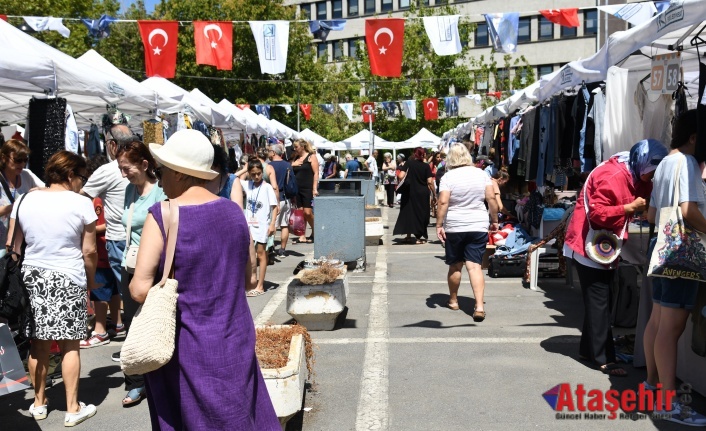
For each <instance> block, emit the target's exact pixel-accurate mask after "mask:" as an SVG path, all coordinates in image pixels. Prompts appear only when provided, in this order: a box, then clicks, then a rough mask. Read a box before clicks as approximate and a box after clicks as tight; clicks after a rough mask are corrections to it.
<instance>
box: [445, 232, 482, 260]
mask: <svg viewBox="0 0 706 431" xmlns="http://www.w3.org/2000/svg"><path fill="white" fill-rule="evenodd" d="M486 245H488V232H447V233H446V245H445V246H444V249H445V250H446V264H447V265H453V264H454V263H459V262H473V263H477V264H479V265H480V264H481V263H482V262H483V253H485V247H486Z"/></svg>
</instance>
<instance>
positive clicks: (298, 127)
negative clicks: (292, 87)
mask: <svg viewBox="0 0 706 431" xmlns="http://www.w3.org/2000/svg"><path fill="white" fill-rule="evenodd" d="M301 86H302V83H301V82H300V81H299V78H298V77H297V133H298V132H300V131H301V129H300V126H299V112H300V111H301V109H299V90H301Z"/></svg>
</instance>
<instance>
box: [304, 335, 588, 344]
mask: <svg viewBox="0 0 706 431" xmlns="http://www.w3.org/2000/svg"><path fill="white" fill-rule="evenodd" d="M366 342H385V343H387V344H436V343H457V344H537V345H539V343H550V344H578V342H579V339H578V337H575V336H574V337H572V336H559V337H555V338H552V339H551V340H548V339H546V338H540V337H527V338H523V337H478V338H472V337H436V338H434V337H407V338H405V337H402V338H384V339H383V338H380V339H374V338H330V339H323V340H321V339H319V340H315V341H314V344H319V345H324V344H362V343H366Z"/></svg>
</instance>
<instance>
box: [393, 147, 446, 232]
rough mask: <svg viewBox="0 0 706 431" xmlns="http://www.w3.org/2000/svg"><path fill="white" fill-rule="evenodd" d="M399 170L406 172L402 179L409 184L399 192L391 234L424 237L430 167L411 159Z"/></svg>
mask: <svg viewBox="0 0 706 431" xmlns="http://www.w3.org/2000/svg"><path fill="white" fill-rule="evenodd" d="M400 171H402V172H406V173H407V174H406V177H405V180H404V181H405V184H408V185H409V186H408V187H407V188H406V190H405V191H404V192H402V193H401V195H402V199H401V201H400V214H399V216H398V217H397V222H396V223H395V229H394V231H393V235H414V236H415V237H417V238H425V239H426V238H428V236H429V235H428V233H427V226H429V219H430V217H429V215H430V214H429V212H430V202H429V199H430V191H429V186H428V185H427V181H428V179H429V178H431V169H430V168H429V165H428V164H427V163H424V162H422V161H419V160H416V159H412V160H409V161H408V162H407V163H405V164H404V165H403V166H401V167H400ZM447 175H448V174H447Z"/></svg>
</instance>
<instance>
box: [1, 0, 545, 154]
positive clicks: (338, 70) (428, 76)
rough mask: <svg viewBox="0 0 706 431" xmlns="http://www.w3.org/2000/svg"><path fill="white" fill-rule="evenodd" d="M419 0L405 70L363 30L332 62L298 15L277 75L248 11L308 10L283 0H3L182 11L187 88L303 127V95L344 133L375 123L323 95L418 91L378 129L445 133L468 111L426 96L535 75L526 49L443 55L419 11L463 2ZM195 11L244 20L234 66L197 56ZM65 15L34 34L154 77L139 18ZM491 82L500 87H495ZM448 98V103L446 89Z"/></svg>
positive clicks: (279, 16)
mask: <svg viewBox="0 0 706 431" xmlns="http://www.w3.org/2000/svg"><path fill="white" fill-rule="evenodd" d="M412 3H413V4H412V6H411V8H410V9H409V10H408V11H407V12H406V13H405V16H406V17H407V18H408V20H407V21H406V23H405V35H404V54H403V56H404V57H403V63H402V65H403V67H402V76H401V77H400V78H381V77H376V76H372V75H371V73H370V67H369V62H368V53H367V50H366V47H365V42H364V41H363V40H362V39H361V42H359V43H358V49H357V50H356V53H357V55H356V57H355V58H344V59H341V61H337V62H336V63H334V64H326V63H325V62H324V59H318V60H317V59H316V53H315V49H313V46H314V45H313V39H312V36H311V34H310V33H309V29H308V25H307V24H306V23H303V22H291V23H290V31H289V45H288V56H287V70H286V72H285V73H283V74H281V75H275V76H273V75H263V74H261V73H260V64H259V60H258V56H257V48H256V45H255V40H254V38H253V35H252V32H251V30H250V27H249V25H248V24H247V23H246V22H244V21H251V20H289V21H292V20H297V19H300V17H298V16H297V15H296V7H295V6H285V5H284V4H283V2H282V0H161V3H159V4H157V5H156V7H155V10H154V11H153V12H152V13H148V12H147V11H146V9H145V4H144V2H143V0H137V1H136V2H135V3H133V4H132V5H130V6H129V7H128V8H127V9H126V10H125V11H123V12H121V13H118V11H119V8H120V3H119V1H118V0H3V2H2V4H0V13H1V14H7V15H16V16H44V15H52V16H56V17H64V18H98V17H99V16H100V15H101V14H103V13H105V14H108V15H111V16H116V17H119V18H122V19H129V20H139V19H163V20H176V21H180V22H181V24H180V27H179V46H178V51H177V52H178V54H177V76H176V78H175V79H174V82H175V83H176V84H177V85H179V86H181V87H183V88H185V89H192V88H199V89H200V90H201V91H203V92H204V93H205V94H207V95H208V96H209V97H211V98H212V99H214V100H215V101H219V100H221V99H223V98H225V99H227V100H229V101H231V102H235V103H250V104H270V105H271V116H272V117H273V118H276V119H277V120H279V121H280V122H282V123H284V124H286V125H288V126H290V127H292V128H294V129H296V128H297V115H296V112H292V113H291V114H286V113H285V110H284V109H282V108H278V107H275V106H274V105H276V104H291V105H293V107H294V109H295V110H296V103H297V101H300V102H301V103H311V104H314V109H313V112H312V118H311V120H309V121H305V120H304V116H303V115H301V116H300V123H301V124H300V128H301V129H304V128H307V127H309V128H311V129H312V130H314V131H316V132H317V133H319V134H321V135H323V136H326V137H327V138H329V139H331V140H341V139H343V138H345V137H347V136H350V135H352V134H354V133H357V132H358V131H360V130H361V129H363V128H365V127H367V125H366V124H363V123H360V122H349V121H348V118H347V117H346V116H345V114H344V113H343V112H342V111H341V110H340V109H338V108H337V109H336V113H335V114H334V115H329V114H326V113H324V111H323V110H322V109H321V108H320V107H318V106H316V105H318V104H324V103H333V104H335V105H336V106H337V104H338V103H347V102H352V103H354V106H355V110H356V111H357V112H358V113H360V102H364V101H373V102H382V101H401V100H405V99H415V100H417V101H418V102H417V120H408V119H406V118H404V117H403V116H402V117H399V118H389V117H388V116H387V114H386V113H385V112H384V111H382V110H378V112H377V115H376V121H375V125H374V128H375V130H376V132H377V134H378V135H380V136H381V137H383V138H385V139H388V140H391V141H400V140H404V139H407V138H408V137H410V136H411V135H412V134H414V133H416V132H417V131H418V130H419V129H420V128H421V127H426V128H428V129H429V130H431V131H432V132H434V133H437V134H440V133H443V132H444V131H446V130H449V129H450V128H453V127H454V126H456V125H457V124H458V123H459V122H461V121H462V119H461V118H445V117H443V115H442V116H441V117H440V119H439V120H433V121H426V120H424V118H423V110H422V108H421V99H424V98H427V97H438V98H443V97H444V96H447V95H449V94H453V91H454V89H465V90H472V89H473V88H475V83H476V81H477V80H488V78H489V77H493V78H494V79H492V80H490V81H491V82H495V90H502V91H503V97H507V96H508V95H509V94H510V90H512V89H518V88H523V87H525V86H527V85H529V84H530V83H531V82H533V81H534V73H533V71H532V68H531V67H530V66H529V65H528V64H527V61H526V60H525V59H524V57H518V58H514V59H513V57H512V56H509V55H505V56H503V58H502V63H501V66H500V67H499V65H498V63H497V61H496V59H495V56H494V55H492V54H491V55H490V57H489V58H488V59H485V58H484V57H483V56H481V57H479V58H473V57H472V56H471V55H470V52H471V50H470V48H469V47H468V45H467V44H464V46H463V50H462V52H461V53H460V54H458V55H453V56H438V55H436V54H435V53H434V50H433V49H432V47H431V44H430V42H429V39H428V38H427V35H426V32H425V30H424V25H423V21H422V20H421V19H418V18H420V17H423V16H430V15H450V14H457V13H458V11H457V10H456V8H455V7H453V6H452V5H445V6H441V7H435V8H429V7H424V6H422V5H419V6H417V5H416V4H414V3H415V2H412ZM419 3H421V2H419ZM196 20H214V21H215V20H223V21H243V22H239V23H234V25H233V70H232V71H219V70H216V69H215V68H213V67H211V66H201V65H197V64H196V54H195V48H194V35H193V26H191V25H190V23H189V21H196ZM10 22H11V23H12V24H14V25H19V24H21V23H22V21H21V19H19V18H12V19H11V21H10ZM64 23H65V25H66V26H67V27H68V28H69V29H70V30H71V37H69V38H64V37H62V36H61V35H59V34H58V33H56V32H42V33H35V34H34V36H35V37H37V38H38V39H40V40H42V41H44V42H46V43H48V44H49V45H51V46H54V47H56V48H58V49H60V50H61V51H63V52H65V53H67V54H69V55H71V56H74V57H78V56H80V55H82V54H83V53H84V52H85V51H87V50H88V49H91V48H92V49H95V50H96V51H97V52H98V53H100V54H101V55H102V56H104V57H105V58H106V59H108V60H109V61H110V62H112V63H113V64H114V65H116V66H117V67H119V68H121V69H122V70H123V71H125V72H126V73H128V74H129V75H131V76H133V77H134V78H135V79H137V80H140V81H141V80H143V79H144V78H145V76H144V72H143V71H144V52H143V46H142V41H141V39H140V34H139V31H138V28H137V25H136V24H134V23H116V24H113V25H112V26H111V35H110V37H108V38H106V39H102V40H94V39H93V38H91V37H90V36H89V35H88V32H87V30H86V28H85V26H84V25H83V24H82V23H81V22H80V21H77V20H76V21H68V20H65V22H64ZM474 26H475V25H474V24H473V23H471V22H469V21H468V20H467V19H464V18H462V19H461V21H460V22H459V31H460V34H461V38H462V40H463V41H468V39H469V36H470V35H471V34H472V33H473V30H474ZM334 34H335V33H334ZM358 36H360V37H362V36H364V35H362V34H361V35H358ZM339 43H342V42H339ZM511 68H515V70H516V71H517V73H515V76H514V78H512V79H511V78H509V77H508V78H503V77H502V76H498V73H499V71H501V70H510V69H511ZM523 77H524V79H523ZM491 85H492V84H491ZM485 91H486V90H484V92H485ZM487 91H494V90H491V88H488V90H487ZM471 92H472V91H471ZM483 96H485V94H484V95H483ZM495 101H496V100H495V99H492V98H488V97H484V99H483V103H484V105H489V104H492V103H494V102H495ZM439 108H440V112H441V113H443V111H444V106H443V99H442V100H441V103H440V104H439Z"/></svg>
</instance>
